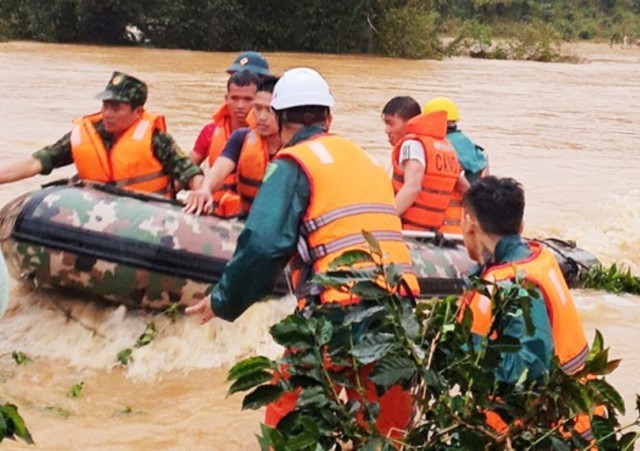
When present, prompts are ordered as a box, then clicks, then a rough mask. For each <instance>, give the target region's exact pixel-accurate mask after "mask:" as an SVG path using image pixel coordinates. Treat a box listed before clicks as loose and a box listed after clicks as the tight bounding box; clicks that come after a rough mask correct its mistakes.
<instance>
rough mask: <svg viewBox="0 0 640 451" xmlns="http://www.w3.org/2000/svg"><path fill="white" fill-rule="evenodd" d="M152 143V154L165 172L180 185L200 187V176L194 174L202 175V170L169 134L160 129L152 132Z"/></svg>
mask: <svg viewBox="0 0 640 451" xmlns="http://www.w3.org/2000/svg"><path fill="white" fill-rule="evenodd" d="M152 145H153V154H154V155H155V157H156V158H157V159H158V161H160V163H161V164H162V168H163V170H164V172H165V174H167V175H169V176H170V177H171V178H172V179H173V180H175V181H177V182H178V183H180V185H181V186H188V187H190V188H191V189H197V188H199V187H200V184H199V182H201V181H202V177H196V176H198V175H199V176H202V171H201V170H200V168H199V167H197V166H196V165H194V164H193V163H192V162H191V160H190V159H189V157H187V156H186V155H185V154H184V152H183V151H182V149H180V147H179V146H178V144H177V143H176V142H175V141H174V139H173V138H172V137H171V135H169V134H168V133H164V132H161V131H156V132H154V134H153V141H152ZM192 179H193V180H192ZM196 185H197V186H196Z"/></svg>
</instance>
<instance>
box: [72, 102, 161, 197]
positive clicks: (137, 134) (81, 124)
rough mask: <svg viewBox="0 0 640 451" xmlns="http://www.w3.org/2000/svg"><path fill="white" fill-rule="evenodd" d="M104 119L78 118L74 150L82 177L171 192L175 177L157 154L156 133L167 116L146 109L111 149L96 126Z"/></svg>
mask: <svg viewBox="0 0 640 451" xmlns="http://www.w3.org/2000/svg"><path fill="white" fill-rule="evenodd" d="M100 121H102V113H96V114H92V115H89V116H85V117H82V118H80V119H77V120H76V121H74V127H73V130H72V132H71V153H72V155H73V160H74V163H75V164H76V168H77V169H78V175H79V176H80V178H82V179H85V180H91V181H96V182H103V183H110V184H112V185H115V186H118V187H120V188H124V189H129V190H133V191H141V192H151V193H158V194H167V195H171V194H172V193H173V189H172V188H173V186H172V183H171V178H170V177H169V176H168V175H167V174H166V173H165V172H164V168H163V166H162V163H161V162H160V161H158V159H157V158H156V157H155V154H154V153H153V134H154V132H155V131H156V130H159V131H165V130H166V125H165V122H164V117H162V116H156V115H152V114H150V113H148V112H146V111H144V112H143V114H142V116H141V118H140V119H139V120H138V121H137V122H135V123H134V124H133V125H131V126H130V127H129V128H128V129H127V130H125V131H124V132H123V133H122V134H121V135H120V136H119V137H118V139H117V140H116V141H115V143H114V144H113V146H112V147H111V149H110V150H108V151H107V149H106V148H105V146H104V142H103V141H102V138H101V137H100V134H99V133H98V132H97V130H96V128H95V125H96V124H97V123H98V122H100Z"/></svg>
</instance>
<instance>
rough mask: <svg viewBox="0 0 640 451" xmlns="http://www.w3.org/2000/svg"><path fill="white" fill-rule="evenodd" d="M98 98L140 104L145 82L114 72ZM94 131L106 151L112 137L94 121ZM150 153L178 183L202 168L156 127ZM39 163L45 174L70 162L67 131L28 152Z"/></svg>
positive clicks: (135, 105) (111, 142)
mask: <svg viewBox="0 0 640 451" xmlns="http://www.w3.org/2000/svg"><path fill="white" fill-rule="evenodd" d="M97 98H98V99H99V100H103V101H116V102H123V103H128V104H130V105H131V106H132V107H134V108H135V107H137V106H141V105H144V103H145V101H146V100H147V85H146V84H145V83H143V82H141V81H140V80H138V79H136V78H134V77H131V76H129V75H126V74H123V73H121V72H114V73H113V76H112V77H111V80H110V81H109V83H108V84H107V87H106V89H105V90H104V91H103V92H101V93H100V94H98V95H97ZM96 131H97V132H98V134H99V135H100V137H101V138H102V141H103V143H104V146H105V148H106V149H107V150H110V149H111V147H112V146H113V143H114V142H115V140H116V138H115V137H114V136H113V135H112V134H110V133H107V132H106V131H105V130H104V127H103V125H102V122H98V123H97V124H96ZM152 146H153V154H154V156H155V157H156V158H157V159H158V161H160V163H162V167H163V168H164V172H165V173H166V174H168V175H169V176H171V177H172V178H173V179H174V180H177V181H178V182H180V184H181V185H182V186H187V185H188V183H189V180H191V178H193V177H194V176H195V175H198V174H202V171H201V170H200V169H199V168H198V167H197V166H195V165H194V164H193V163H192V162H191V160H190V159H189V157H188V156H187V155H186V154H184V152H182V150H181V149H180V147H179V146H178V144H177V143H176V142H175V140H174V139H173V138H172V137H171V135H169V134H167V133H164V132H162V131H159V130H156V131H155V132H154V134H153V140H152ZM32 156H33V157H34V158H36V159H37V160H39V161H40V163H41V164H42V172H41V174H45V175H46V174H49V173H51V171H52V170H53V169H55V168H59V167H62V166H67V165H70V164H72V163H73V155H72V153H71V133H67V134H66V135H64V136H63V137H62V138H60V139H59V140H58V141H57V142H56V143H55V144H53V145H50V146H46V147H44V148H42V149H40V150H38V151H37V152H35V153H34V154H33V155H32Z"/></svg>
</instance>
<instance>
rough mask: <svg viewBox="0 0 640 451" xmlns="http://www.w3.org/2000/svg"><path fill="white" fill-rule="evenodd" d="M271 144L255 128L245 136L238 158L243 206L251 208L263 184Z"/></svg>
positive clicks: (238, 173) (238, 174)
mask: <svg viewBox="0 0 640 451" xmlns="http://www.w3.org/2000/svg"><path fill="white" fill-rule="evenodd" d="M269 160H270V156H269V144H268V143H267V140H266V139H264V138H262V137H261V136H260V135H258V132H257V131H255V130H251V131H249V133H248V134H247V136H246V137H245V138H244V143H243V144H242V150H241V151H240V158H239V159H238V169H237V171H236V172H237V176H238V178H237V184H238V188H237V189H238V193H240V197H241V199H242V208H243V209H244V210H245V211H249V210H250V209H251V204H252V203H253V200H254V199H255V197H256V195H257V194H258V189H259V188H260V185H262V178H263V177H264V173H265V171H266V170H267V165H268V164H269Z"/></svg>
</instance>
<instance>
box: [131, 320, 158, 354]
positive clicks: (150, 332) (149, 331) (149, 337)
mask: <svg viewBox="0 0 640 451" xmlns="http://www.w3.org/2000/svg"><path fill="white" fill-rule="evenodd" d="M157 335H158V331H157V330H156V325H155V324H154V323H153V321H150V322H148V323H147V326H146V328H145V330H144V332H143V333H142V335H140V336H139V337H138V341H136V344H135V345H134V346H135V347H136V348H142V347H143V346H147V345H148V344H149V343H151V342H152V341H153V340H155V338H156V336H157Z"/></svg>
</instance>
